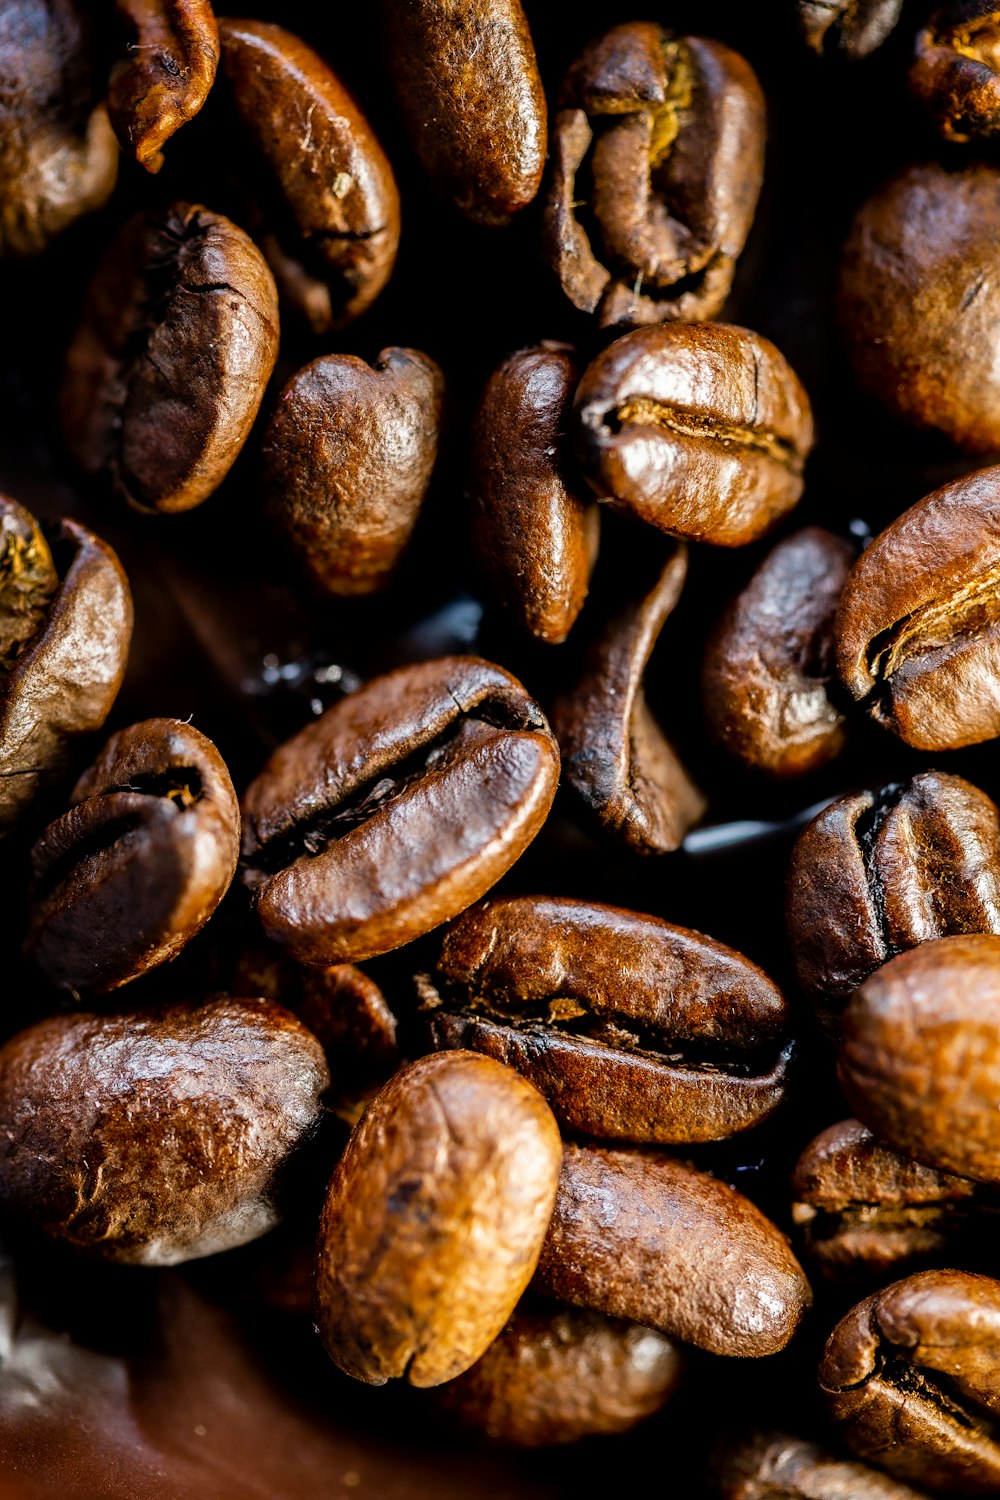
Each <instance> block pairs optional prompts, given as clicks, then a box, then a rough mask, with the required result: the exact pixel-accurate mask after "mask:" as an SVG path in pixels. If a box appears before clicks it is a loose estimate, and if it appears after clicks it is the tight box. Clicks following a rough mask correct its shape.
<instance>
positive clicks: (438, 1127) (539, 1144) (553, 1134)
mask: <svg viewBox="0 0 1000 1500" xmlns="http://www.w3.org/2000/svg"><path fill="white" fill-rule="evenodd" d="M561 1155H562V1145H561V1142H560V1140H559V1131H558V1129H557V1127H556V1123H555V1120H554V1119H553V1118H552V1114H551V1112H550V1111H549V1108H548V1106H547V1105H546V1103H545V1101H544V1099H543V1098H542V1096H541V1095H540V1094H539V1093H538V1092H537V1091H536V1090H535V1089H533V1088H532V1087H531V1085H530V1084H529V1083H527V1082H525V1080H524V1079H523V1078H520V1077H519V1076H518V1075H517V1074H516V1073H514V1072H512V1071H511V1070H510V1069H509V1068H503V1067H501V1066H500V1064H499V1063H496V1062H494V1061H493V1060H492V1058H489V1057H479V1056H477V1055H476V1054H475V1053H471V1052H449V1053H443V1054H438V1055H435V1056H431V1057H422V1058H420V1059H418V1061H417V1062H415V1063H410V1064H409V1065H408V1066H407V1067H405V1068H403V1069H402V1070H401V1071H400V1072H399V1073H397V1074H396V1075H395V1077H393V1078H392V1079H390V1081H389V1082H388V1083H387V1084H386V1086H385V1088H384V1089H382V1091H381V1092H380V1093H379V1094H378V1095H377V1097H376V1098H375V1099H374V1100H373V1101H372V1103H371V1104H370V1105H369V1107H368V1110H367V1112H366V1113H365V1115H364V1118H363V1119H362V1121H361V1123H360V1125H359V1126H358V1127H357V1129H356V1131H355V1132H354V1134H353V1136H352V1137H351V1140H350V1142H349V1144H348V1146H347V1150H346V1151H345V1152H344V1155H343V1156H342V1157H341V1159H340V1161H339V1162H338V1164H337V1168H336V1170H335V1172H334V1174H333V1179H332V1181H331V1183H330V1189H329V1192H328V1194H327V1199H326V1205H325V1207H324V1210H323V1220H322V1224H321V1227H320V1238H319V1255H318V1262H317V1273H316V1314H317V1320H318V1323H319V1329H320V1333H321V1334H322V1337H323V1341H324V1343H325V1344H326V1347H327V1350H328V1352H329V1354H330V1357H331V1358H332V1359H333V1361H334V1362H335V1363H336V1364H337V1365H339V1366H340V1368H341V1369H342V1370H346V1371H347V1373H348V1374H349V1375H354V1376H355V1377H356V1378H357V1379H359V1380H365V1381H368V1382H369V1383H370V1384H372V1385H384V1384H385V1382H386V1381H387V1380H389V1379H390V1378H391V1377H393V1376H400V1377H403V1378H405V1379H407V1380H409V1381H410V1383H411V1384H412V1385H417V1386H429V1385H440V1384H441V1382H442V1381H445V1380H452V1379H454V1377H455V1376H456V1375H460V1374H461V1373H462V1371H463V1370H467V1369H468V1368H469V1366H470V1365H472V1364H474V1363H475V1361H476V1360H477V1359H479V1358H480V1357H481V1355H483V1354H484V1353H485V1352H486V1350H487V1349H488V1347H489V1345H490V1344H491V1343H492V1342H493V1340H494V1339H495V1338H496V1337H497V1335H498V1334H499V1332H500V1330H501V1329H502V1328H503V1326H504V1324H505V1323H506V1321H507V1319H508V1318H509V1317H510V1315H511V1313H512V1312H513V1310H514V1307H515V1304H516V1303H517V1301H518V1298H519V1297H520V1296H521V1293H522V1292H523V1291H524V1289H525V1287H526V1286H527V1284H528V1282H529V1281H530V1279H531V1276H532V1273H533V1272H534V1269H535V1266H536V1264H537V1261H538V1253H539V1250H540V1249H541V1244H542V1239H543V1237H544V1235H545V1231H546V1229H547V1227H548V1223H549V1217H550V1215H551V1213H552V1204H553V1201H554V1199H555V1194H556V1184H557V1181H558V1177H559V1161H560V1157H561Z"/></svg>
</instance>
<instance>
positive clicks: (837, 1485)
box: [712, 1432, 926, 1500]
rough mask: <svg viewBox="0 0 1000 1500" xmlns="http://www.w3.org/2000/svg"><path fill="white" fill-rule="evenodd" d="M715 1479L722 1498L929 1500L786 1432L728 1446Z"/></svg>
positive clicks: (755, 1436) (716, 1467)
mask: <svg viewBox="0 0 1000 1500" xmlns="http://www.w3.org/2000/svg"><path fill="white" fill-rule="evenodd" d="M712 1477H713V1479H714V1481H715V1490H714V1493H717V1494H719V1495H720V1496H722V1500H765V1497H766V1500H926V1496H925V1495H924V1494H923V1492H920V1491H917V1490H912V1489H911V1488H910V1486H909V1485H908V1484H900V1483H899V1482H898V1481H897V1480H895V1479H890V1478H889V1476H888V1475H887V1474H880V1473H879V1472H878V1470H877V1469H869V1468H868V1466H867V1464H859V1463H857V1462H854V1461H852V1460H851V1459H846V1458H840V1457H838V1456H837V1455H836V1454H834V1453H829V1452H827V1450H826V1449H825V1448H821V1447H820V1446H819V1445H818V1444H817V1443H807V1442H804V1441H803V1440H802V1439H801V1438H796V1437H790V1436H788V1435H787V1434H785V1433H783V1432H761V1433H753V1434H752V1435H751V1436H749V1437H747V1438H744V1439H742V1440H739V1441H736V1442H733V1443H731V1444H729V1445H727V1447H726V1449H725V1451H724V1452H722V1453H721V1454H720V1455H719V1456H718V1459H717V1461H716V1462H715V1463H714V1464H713V1474H712Z"/></svg>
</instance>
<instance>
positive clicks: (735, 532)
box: [574, 323, 813, 547]
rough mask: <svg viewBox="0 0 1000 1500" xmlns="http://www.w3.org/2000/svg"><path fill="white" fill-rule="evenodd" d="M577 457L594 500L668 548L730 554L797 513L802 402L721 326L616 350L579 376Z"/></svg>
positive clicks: (763, 342)
mask: <svg viewBox="0 0 1000 1500" xmlns="http://www.w3.org/2000/svg"><path fill="white" fill-rule="evenodd" d="M574 423H575V432H576V450H577V456H578V458H579V461H580V465H581V468H582V469H583V473H584V475H585V477H586V479H587V481H588V482H589V484H590V486H591V488H592V489H593V491H594V493H595V494H596V495H597V497H598V499H603V500H604V501H606V503H607V504H609V505H611V506H613V507H614V508H615V509H616V510H621V511H624V512H625V513H626V514H629V515H634V516H637V517H638V518H639V519H640V520H643V521H648V522H649V523H650V525H652V526H656V527H658V528H659V529H660V530H661V531H667V532H670V533H672V534H673V535H675V536H684V537H690V538H691V539H692V540H694V541H702V542H714V543H716V544H717V545H720V546H729V547H735V546H740V545H742V544H743V543H744V542H752V541H755V540H756V538H757V537H759V536H760V535H762V533H763V532H765V531H766V530H767V529H768V527H769V526H772V525H773V524H774V523H775V522H776V521H777V520H778V519H779V518H780V517H781V516H782V515H784V514H785V512H786V511H788V510H790V509H791V507H792V506H793V505H794V504H795V503H796V501H797V500H798V498H799V496H800V495H801V493H802V469H803V465H804V463H805V460H806V455H807V454H808V452H809V449H810V448H811V446H812V440H813V424H812V414H811V412H810V408H809V400H808V397H807V396H806V393H805V391H804V390H803V389H802V386H801V385H800V384H799V381H798V378H797V377H796V375H795V373H794V371H793V370H792V369H791V367H790V366H789V365H788V363H787V362H786V360H785V359H784V357H783V356H782V355H781V354H780V353H779V352H778V350H777V349H776V348H775V347H774V345H773V344H771V343H769V342H768V340H767V339H764V338H761V337H760V335H759V334H756V333H751V332H750V331H749V330H748V329H745V328H733V327H731V326H729V325H728V324H725V323H697V324H686V323H674V324H667V325H664V326H661V327H657V328H640V329H637V330H636V331H635V332H633V333H627V334H625V335H624V337H622V338H620V339H616V340H615V342H614V343H613V344H611V345H610V346H609V347H608V348H607V349H605V350H604V352H603V353H601V354H599V355H598V356H597V358H596V359H595V360H593V361H592V362H591V364H590V365H589V366H588V367H587V369H586V370H585V371H584V375H583V379H582V380H581V381H580V384H579V386H578V387H577V393H576V400H575V403H574Z"/></svg>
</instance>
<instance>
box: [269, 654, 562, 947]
mask: <svg viewBox="0 0 1000 1500" xmlns="http://www.w3.org/2000/svg"><path fill="white" fill-rule="evenodd" d="M558 778H559V752H558V749H557V746H556V743H555V740H554V739H553V737H552V733H551V731H550V730H549V727H548V725H547V723H546V721H545V718H544V716H543V715H542V712H541V710H540V709H539V707H538V705H537V704H536V703H534V702H532V700H531V699H530V698H529V697H528V694H527V693H526V692H525V690H524V688H523V687H522V686H521V684H520V683H519V682H518V681H517V679H516V678H514V677H512V676H511V675H510V674H509V673H508V672H505V671H504V670H503V668H502V667H495V666H493V665H492V664H491V663H490V662H485V661H480V660H479V659H478V658H477V657H471V656H446V657H440V658H439V659H437V660H434V661H427V662H420V663H418V664H416V665H414V666H409V667H401V668H400V669H399V670H397V671H395V672H390V673H388V674H387V675H386V676H384V677H377V678H375V679H374V680H373V681H372V682H369V683H367V684H366V686H365V687H363V688H361V689H359V691H358V692H356V693H354V694H352V695H351V696H350V697H348V698H345V699H343V700H342V701H341V702H339V703H335V704H334V705H333V707H332V708H328V709H327V711H326V713H325V714H323V715H322V717H321V718H319V719H317V720H316V722H315V723H314V724H309V725H307V727H306V728H305V729H303V730H301V731H300V733H299V734H297V735H296V736H295V737H294V738H293V739H291V740H289V741H288V743H287V744H286V745H283V746H282V747H281V748H280V749H278V750H277V751H275V753H274V755H272V757H271V759H270V760H269V761H268V763H267V765H266V766H265V767H264V770H263V771H262V772H261V774H260V775H259V776H258V777H257V779H256V781H254V782H253V784H252V785H251V786H250V788H249V790H248V791H247V793H246V796H245V797H244V800H243V812H244V830H243V832H244V836H243V857H244V861H245V870H244V879H245V880H246V883H247V884H248V885H249V886H250V888H251V889H252V890H253V891H254V892H255V901H256V910H257V915H258V917H259V918H260V921H261V923H262V925H263V927H264V931H265V932H266V933H267V935H268V937H269V938H270V939H271V940H272V941H273V942H276V943H279V944H281V945H282V946H283V947H284V948H286V949H287V950H288V952H289V953H290V954H291V956H292V957H293V958H296V959H298V960H299V961H300V962H302V963H313V964H330V963H343V962H345V961H354V960H358V959H362V958H371V957H372V956H373V955H375V954H376V953H385V952H388V951H389V950H390V949H391V948H398V947H400V946H401V945H402V944H403V943H408V942H410V941H411V939H413V938H415V937H419V936H420V935H421V934H422V933H424V932H429V931H430V930H431V929H432V928H434V927H437V926H439V925H440V923H442V922H446V921H448V919H449V918H450V917H454V916H457V914H458V913H459V912H460V911H464V909H465V908H466V907H467V906H471V904H472V903H473V901H477V900H478V899H479V897H480V896H482V895H485V893H486V891H488V890H489V888H490V886H492V885H494V884H495V883H496V881H497V880H499V878H500V876H501V875H502V874H503V873H504V872H505V871H506V870H507V869H509V868H510V866H511V865H512V864H513V863H514V861H515V860H516V859H517V858H518V857H519V856H520V855H521V854H522V853H523V851H524V850H525V848H527V846H528V844H529V843H530V842H531V840H532V839H533V838H534V836H535V834H536V833H537V832H538V830H539V829H540V828H541V826H542V824H543V822H544V821H545V818H546V816H547V814H548V811H549V808H550V806H551V805H552V799H553V797H554V796H555V790H556V783H557V781H558ZM417 851H419V858H415V853H416V852H417Z"/></svg>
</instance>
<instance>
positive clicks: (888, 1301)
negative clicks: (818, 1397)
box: [819, 1271, 1000, 1495]
mask: <svg viewBox="0 0 1000 1500" xmlns="http://www.w3.org/2000/svg"><path fill="white" fill-rule="evenodd" d="M998 1376H1000V1282H997V1281H992V1280H991V1279H990V1278H989V1277H987V1276H973V1275H970V1274H968V1273H966V1272H962V1271H922V1272H920V1274H919V1275H916V1276H909V1277H907V1278H906V1279H905V1280H904V1281H896V1282H894V1283H893V1284H892V1286H889V1287H886V1288H885V1290H884V1291H881V1292H876V1293H875V1295H874V1296H873V1297H869V1298H867V1299H866V1300H865V1301H864V1302H861V1303H859V1304H858V1306H857V1307H855V1308H854V1309H853V1310H852V1311H851V1312H849V1313H848V1314H847V1316H846V1318H843V1319H842V1320H841V1322H840V1323H838V1324H837V1327H836V1328H835V1329H834V1330H833V1333H832V1334H831V1335H830V1338H829V1340H828V1341H827V1345H826V1349H825V1351H824V1354H823V1361H822V1363H821V1365H820V1371H819V1379H820V1386H821V1388H822V1390H823V1394H824V1396H825V1398H826V1403H827V1407H828V1410H829V1412H830V1415H831V1416H832V1417H833V1419H834V1421H835V1422H836V1423H837V1425H838V1429H839V1432H840V1435H841V1436H842V1438H843V1440H844V1442H845V1443H847V1444H848V1446H849V1447H850V1448H852V1449H853V1451H854V1452H855V1453H858V1454H860V1456H861V1457H862V1458H866V1459H871V1460H872V1462H873V1463H877V1464H879V1465H880V1466H881V1467H882V1468H884V1469H888V1470H889V1471H890V1473H892V1474H898V1475H900V1476H901V1478H903V1479H913V1480H915V1481H916V1482H917V1483H919V1484H922V1485H925V1486H927V1488H929V1489H934V1490H941V1491H943V1492H944V1493H945V1494H947V1495H995V1494H996V1493H997V1492H998V1490H1000V1378H998Z"/></svg>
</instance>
